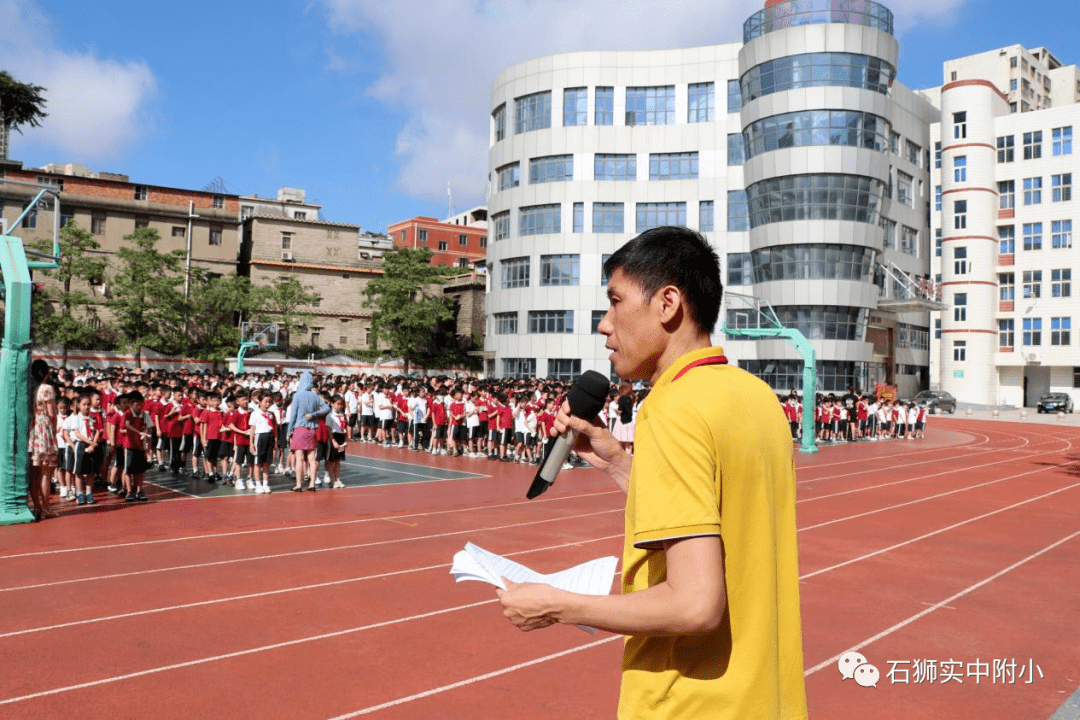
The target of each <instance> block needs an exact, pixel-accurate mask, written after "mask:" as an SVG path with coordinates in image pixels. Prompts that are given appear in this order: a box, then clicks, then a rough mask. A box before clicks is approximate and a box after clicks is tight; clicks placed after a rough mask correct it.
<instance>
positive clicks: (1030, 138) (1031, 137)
mask: <svg viewBox="0 0 1080 720" xmlns="http://www.w3.org/2000/svg"><path fill="white" fill-rule="evenodd" d="M1041 157H1042V130H1035V131H1033V132H1026V133H1024V159H1025V160H1037V159H1038V158H1041Z"/></svg>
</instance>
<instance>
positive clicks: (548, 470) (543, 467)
mask: <svg viewBox="0 0 1080 720" xmlns="http://www.w3.org/2000/svg"><path fill="white" fill-rule="evenodd" d="M577 435H578V434H577V432H576V431H574V430H567V431H566V432H565V433H564V434H562V435H556V436H555V437H553V438H548V442H547V447H545V449H544V459H543V461H542V462H541V464H540V469H539V470H537V471H536V477H535V478H533V482H532V485H531V486H530V487H529V491H528V492H527V493H526V494H525V497H527V498H528V499H530V500H532V499H533V498H535V497H537V496H538V495H540V494H542V493H543V492H544V491H546V490H547V489H548V488H549V487H551V485H552V484H553V483H554V482H555V476H556V475H558V474H559V470H561V469H562V466H563V463H565V462H566V459H567V458H568V457H570V451H571V450H572V449H573V447H574V443H576V442H577Z"/></svg>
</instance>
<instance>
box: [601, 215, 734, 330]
mask: <svg viewBox="0 0 1080 720" xmlns="http://www.w3.org/2000/svg"><path fill="white" fill-rule="evenodd" d="M616 270H622V271H623V274H624V275H626V276H627V277H628V278H630V279H631V280H633V281H634V282H636V283H637V284H638V285H640V286H641V290H642V292H644V294H645V297H646V298H651V297H652V296H653V295H654V294H655V293H656V291H657V290H659V289H660V288H662V287H665V286H667V285H674V286H675V287H677V288H679V290H680V291H681V292H682V294H683V299H684V301H685V303H686V309H687V312H688V314H689V315H690V317H691V318H692V319H693V320H694V322H696V323H697V325H698V326H699V327H700V328H701V329H702V330H704V331H705V332H707V333H710V334H711V333H712V331H713V329H714V328H715V327H716V319H717V317H718V316H719V315H720V296H721V295H722V294H723V292H724V286H723V284H722V283H721V282H720V260H719V258H718V257H717V256H716V251H715V250H713V248H712V246H711V245H709V241H708V240H706V239H705V236H703V235H702V234H701V233H699V232H696V231H694V230H691V229H690V228H685V227H675V226H662V227H657V228H652V229H651V230H646V231H645V232H643V233H641V234H640V235H638V236H637V237H636V238H634V239H633V240H631V241H630V242H628V243H626V244H625V245H623V246H622V247H621V248H619V249H618V250H616V251H615V254H613V255H612V256H611V257H610V258H608V260H607V262H605V263H604V273H605V274H606V275H607V276H608V277H611V276H612V275H613V274H614V273H615V271H616Z"/></svg>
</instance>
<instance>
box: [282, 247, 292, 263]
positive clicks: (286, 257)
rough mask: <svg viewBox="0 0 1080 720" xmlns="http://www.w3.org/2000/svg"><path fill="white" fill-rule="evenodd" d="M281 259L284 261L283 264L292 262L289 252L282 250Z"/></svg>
mask: <svg viewBox="0 0 1080 720" xmlns="http://www.w3.org/2000/svg"><path fill="white" fill-rule="evenodd" d="M281 259H282V260H284V261H285V262H292V261H293V254H292V253H291V252H289V251H288V250H283V251H282V252H281Z"/></svg>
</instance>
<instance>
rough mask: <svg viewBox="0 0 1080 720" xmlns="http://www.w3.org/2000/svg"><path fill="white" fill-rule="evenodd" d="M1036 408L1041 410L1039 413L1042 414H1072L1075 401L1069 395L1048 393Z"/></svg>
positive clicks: (1040, 399)
mask: <svg viewBox="0 0 1080 720" xmlns="http://www.w3.org/2000/svg"><path fill="white" fill-rule="evenodd" d="M1035 407H1037V408H1039V412H1041V413H1042V412H1066V413H1071V412H1072V411H1073V399H1072V398H1071V397H1069V394H1068V393H1046V394H1045V395H1043V396H1042V397H1041V398H1039V403H1038V404H1037V405H1036V406H1035Z"/></svg>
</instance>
